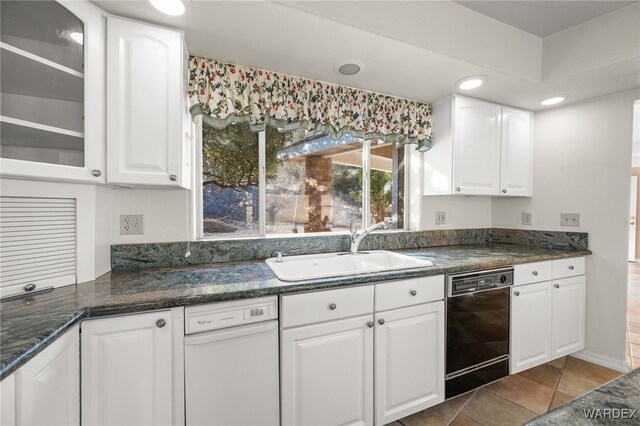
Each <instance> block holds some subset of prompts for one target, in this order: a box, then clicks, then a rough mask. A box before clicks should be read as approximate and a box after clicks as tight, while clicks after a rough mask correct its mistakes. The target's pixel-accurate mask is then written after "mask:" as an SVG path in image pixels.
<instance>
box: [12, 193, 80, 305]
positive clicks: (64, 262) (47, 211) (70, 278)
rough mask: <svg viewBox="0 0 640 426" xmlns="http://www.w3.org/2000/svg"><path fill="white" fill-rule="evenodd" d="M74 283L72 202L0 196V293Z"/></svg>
mask: <svg viewBox="0 0 640 426" xmlns="http://www.w3.org/2000/svg"><path fill="white" fill-rule="evenodd" d="M75 282H76V200H75V199H73V198H28V197H0V295H1V296H8V295H12V294H16V293H22V292H25V286H28V287H27V288H32V287H33V286H31V285H30V284H34V285H35V291H37V290H41V289H44V288H47V287H60V286H64V285H68V284H75Z"/></svg>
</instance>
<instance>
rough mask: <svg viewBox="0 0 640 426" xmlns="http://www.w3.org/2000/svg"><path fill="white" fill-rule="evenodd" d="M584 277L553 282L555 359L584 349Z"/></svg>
mask: <svg viewBox="0 0 640 426" xmlns="http://www.w3.org/2000/svg"><path fill="white" fill-rule="evenodd" d="M585 290H586V281H585V277H584V276H578V277H572V278H565V279H562V280H556V281H553V316H552V318H553V332H552V336H553V342H552V350H553V354H552V357H553V358H558V357H561V356H564V355H567V354H570V353H573V352H576V351H579V350H582V349H584V332H585V331H584V330H585Z"/></svg>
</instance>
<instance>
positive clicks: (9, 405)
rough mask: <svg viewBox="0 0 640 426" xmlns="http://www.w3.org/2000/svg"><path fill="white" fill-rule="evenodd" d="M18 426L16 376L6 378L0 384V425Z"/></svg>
mask: <svg viewBox="0 0 640 426" xmlns="http://www.w3.org/2000/svg"><path fill="white" fill-rule="evenodd" d="M15 424H16V375H15V373H14V374H12V375H10V376H9V377H6V378H5V379H4V380H3V381H2V382H1V383H0V425H2V426H10V425H15Z"/></svg>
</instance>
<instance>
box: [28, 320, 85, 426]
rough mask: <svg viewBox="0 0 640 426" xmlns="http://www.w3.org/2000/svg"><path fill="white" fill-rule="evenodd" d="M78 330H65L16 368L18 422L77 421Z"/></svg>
mask: <svg viewBox="0 0 640 426" xmlns="http://www.w3.org/2000/svg"><path fill="white" fill-rule="evenodd" d="M79 329H80V327H79V326H75V327H73V328H72V329H71V330H69V331H67V332H66V333H65V334H64V335H63V336H61V337H59V338H58V339H57V340H56V341H55V342H53V343H52V344H51V345H50V346H48V347H47V348H45V349H44V350H43V351H42V352H40V353H39V354H38V355H36V356H35V357H34V358H33V359H32V360H30V361H29V362H27V363H26V364H25V365H24V366H22V367H21V368H20V369H19V370H18V371H17V373H16V375H17V379H18V380H17V387H16V389H17V396H18V398H17V401H18V410H17V423H18V424H20V425H34V426H36V425H78V424H80V334H79Z"/></svg>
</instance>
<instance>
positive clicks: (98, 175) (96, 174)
mask: <svg viewBox="0 0 640 426" xmlns="http://www.w3.org/2000/svg"><path fill="white" fill-rule="evenodd" d="M91 174H92V175H94V176H95V177H100V176H102V172H101V171H100V170H98V169H93V170H91Z"/></svg>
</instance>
